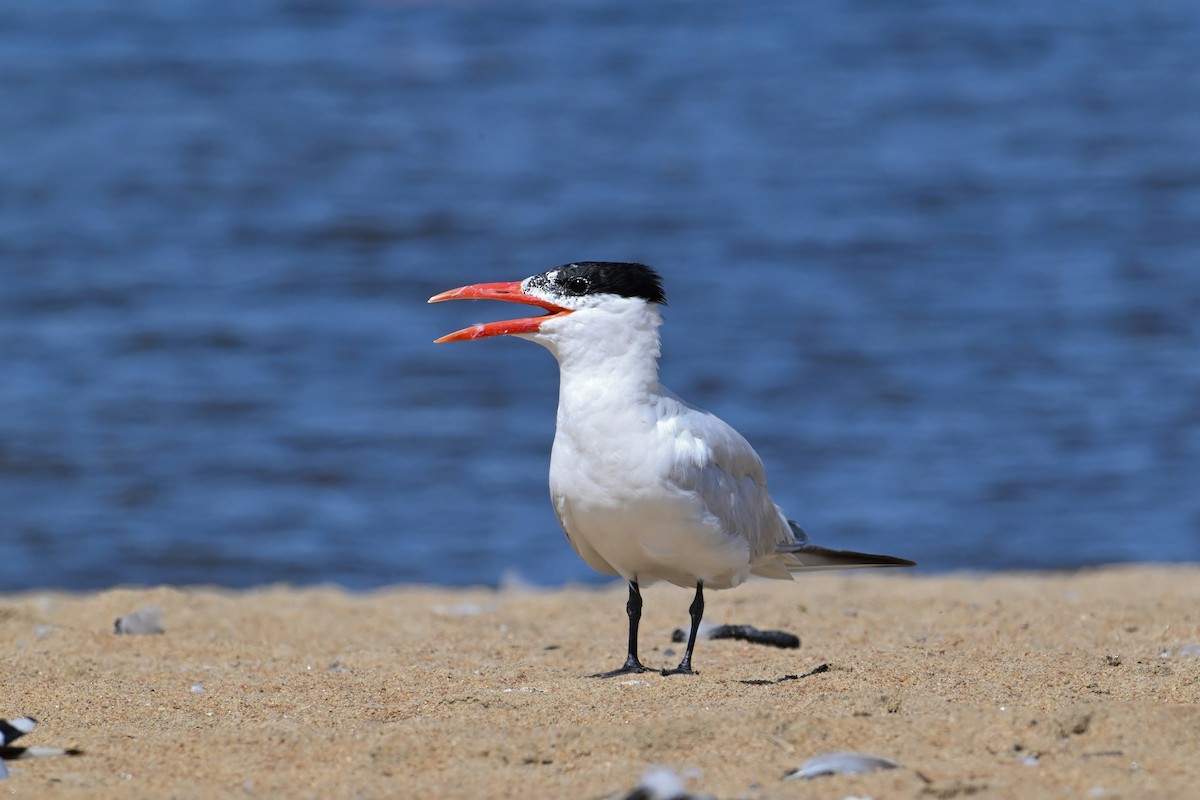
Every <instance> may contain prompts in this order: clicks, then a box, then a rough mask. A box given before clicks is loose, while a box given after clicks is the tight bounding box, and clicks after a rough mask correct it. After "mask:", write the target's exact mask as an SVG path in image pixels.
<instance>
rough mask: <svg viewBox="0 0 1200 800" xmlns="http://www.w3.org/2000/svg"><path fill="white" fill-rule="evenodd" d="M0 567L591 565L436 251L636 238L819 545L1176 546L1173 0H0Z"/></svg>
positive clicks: (1179, 121)
mask: <svg viewBox="0 0 1200 800" xmlns="http://www.w3.org/2000/svg"><path fill="white" fill-rule="evenodd" d="M0 99H2V100H3V102H0V143H2V147H0V209H2V213H0V590H5V591H11V590H18V589H24V588H29V587H67V588H71V589H87V588H94V587H104V586H110V585H113V584H118V583H139V584H158V583H172V584H180V583H183V584H192V583H212V584H222V585H227V586H234V587H241V586H249V585H255V584H261V583H267V582H274V581H289V582H296V583H311V582H326V581H332V582H337V583H340V584H343V585H346V586H349V587H354V588H366V587H374V586H379V585H384V584H391V583H401V582H431V583H439V584H468V583H485V584H495V583H497V582H500V581H503V580H505V579H506V577H508V576H516V577H518V578H520V579H523V580H526V581H531V582H534V583H539V584H557V583H563V582H573V581H596V580H603V579H602V578H600V577H599V576H596V575H594V574H593V573H591V572H590V570H589V569H588V568H587V567H586V566H585V565H584V564H583V563H582V562H580V561H579V560H578V559H577V558H576V557H575V555H574V554H573V553H572V552H571V550H570V548H569V546H568V545H567V543H566V541H565V540H564V538H563V537H562V534H561V533H560V532H559V530H558V527H557V524H556V522H555V519H554V516H553V514H552V512H551V509H550V505H549V502H548V497H547V489H546V471H547V466H548V459H549V449H550V442H551V439H552V437H553V429H554V408H555V403H556V391H557V370H556V366H555V364H554V362H553V359H552V358H551V357H550V356H549V355H548V354H547V353H546V352H545V351H543V350H542V349H541V348H539V347H536V346H534V345H530V344H528V343H525V342H520V341H515V340H491V341H487V342H478V343H472V344H462V345H446V346H435V345H434V344H432V340H433V339H434V338H435V337H436V336H439V335H441V334H443V333H447V332H449V331H451V330H454V329H455V328H458V327H461V326H462V325H464V324H467V323H471V322H476V321H481V320H491V319H500V318H503V317H504V316H505V315H507V314H509V312H510V311H511V309H509V308H506V307H504V306H502V305H496V304H450V305H445V306H434V307H430V306H427V305H425V299H426V298H427V297H429V296H430V295H432V294H433V293H435V292H437V291H441V290H443V289H447V288H450V287H453V286H457V285H461V284H463V283H469V282H477V281H492V280H511V279H517V278H521V277H524V276H526V275H529V274H532V273H535V272H541V271H543V270H544V269H547V268H549V267H551V266H553V265H556V264H560V263H563V262H567V261H571V260H581V259H593V260H639V261H644V262H647V263H650V264H652V265H654V266H656V267H657V268H658V269H659V270H660V271H661V272H662V273H663V275H664V276H665V280H666V287H667V296H668V300H669V301H670V306H669V308H668V309H667V325H666V327H665V329H664V349H665V356H664V362H663V377H664V382H665V383H667V385H669V386H670V387H671V388H673V389H674V390H675V391H677V392H679V393H680V394H682V395H683V396H684V397H687V398H688V399H690V400H691V401H693V402H695V403H697V404H699V405H701V406H704V407H706V408H709V409H710V410H713V411H715V412H717V413H718V414H720V415H721V416H723V417H724V418H726V419H727V420H728V421H729V422H731V423H732V424H733V425H734V426H735V427H738V428H739V429H740V430H741V431H742V432H743V433H744V434H745V435H746V436H747V437H748V438H749V439H750V441H751V442H752V443H753V444H754V445H755V446H756V447H757V449H758V451H759V453H760V454H761V455H762V457H763V459H764V461H765V462H766V463H767V466H768V475H769V477H770V480H771V484H772V488H773V491H774V493H775V495H776V499H777V500H778V501H779V502H780V503H781V504H782V505H784V506H785V508H787V509H788V510H789V512H790V513H791V514H792V515H793V516H795V517H796V518H797V519H799V520H800V521H801V522H802V524H803V525H804V526H805V527H806V528H807V529H808V530H809V532H810V533H811V534H812V535H813V537H814V539H817V540H818V541H821V542H822V543H825V544H830V545H833V546H839V547H849V548H854V549H861V550H875V551H881V552H886V553H893V554H897V555H904V556H909V557H912V558H915V559H917V560H919V561H920V562H921V563H922V565H923V567H925V568H928V569H932V570H947V569H979V570H991V569H1009V568H1071V567H1077V566H1080V565H1087V564H1096V563H1104V562H1118V561H1180V560H1193V561H1194V560H1200V322H1198V319H1200V247H1198V243H1200V5H1197V4H1195V3H1193V2H1188V1H1187V0H1178V1H1174V0H1161V1H1160V2H1147V3H1126V2H1094V3H1087V4H1059V3H1044V2H1040V0H1014V1H1013V2H1009V3H1004V4H994V3H984V2H962V1H961V0H945V2H907V3H891V2H881V1H879V0H872V1H867V0H861V1H856V0H817V1H816V2H806V3H791V2H774V3H770V2H766V3H730V2H724V1H723V0H722V1H719V2H718V1H715V0H689V1H688V2H656V3H643V2H639V1H638V0H573V1H572V2H560V1H558V0H555V1H550V0H547V1H546V2H465V1H463V2H452V3H435V2H388V1H387V0H376V1H375V2H370V1H366V0H358V1H355V0H279V1H278V2H266V1H264V2H250V3H247V2H242V1H241V0H152V1H150V0H147V1H145V2H133V1H132V0H130V2H122V3H110V2H104V1H102V0H59V1H57V2H54V3H9V4H5V5H4V6H3V7H0Z"/></svg>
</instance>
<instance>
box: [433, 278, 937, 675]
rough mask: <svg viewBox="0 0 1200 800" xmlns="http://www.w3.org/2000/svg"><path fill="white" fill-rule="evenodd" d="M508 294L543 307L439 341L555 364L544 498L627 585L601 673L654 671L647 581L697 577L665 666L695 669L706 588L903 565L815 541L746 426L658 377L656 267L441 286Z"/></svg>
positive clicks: (579, 543)
mask: <svg viewBox="0 0 1200 800" xmlns="http://www.w3.org/2000/svg"><path fill="white" fill-rule="evenodd" d="M468 299H469V300H507V301H509V302H514V303H524V304H526V305H531V306H537V307H539V308H543V309H545V310H546V311H547V312H548V313H547V314H545V315H539V316H534V317H529V318H524V319H513V320H506V321H503V322H492V323H488V324H477V325H472V326H471V327H469V328H464V329H463V330H460V331H457V332H455V333H451V334H449V335H448V336H443V337H442V338H440V339H438V340H437V341H438V342H458V341H467V340H472V339H484V338H487V337H490V336H500V335H508V336H518V337H520V338H522V339H527V340H529V341H532V342H537V343H538V344H540V345H542V346H543V347H545V348H546V349H548V350H549V351H550V352H551V353H553V354H554V357H555V358H556V359H557V360H558V365H559V373H560V389H559V395H558V425H557V430H556V431H555V435H554V447H553V450H552V452H551V456H550V498H551V500H552V502H553V504H554V511H555V513H556V514H557V515H558V521H559V522H560V523H561V524H562V528H563V531H564V532H565V533H566V535H567V539H568V540H569V541H570V543H571V546H572V547H573V548H574V549H575V552H576V553H578V554H579V556H580V558H582V559H583V560H584V561H585V562H587V564H588V565H589V566H590V567H592V568H593V569H595V570H597V571H598V572H602V573H605V574H609V575H620V576H621V577H622V578H624V579H625V581H626V582H628V584H629V601H628V603H627V605H626V612H627V613H628V616H629V650H628V654H627V657H626V660H625V664H624V665H623V666H621V667H619V668H618V669H615V670H612V671H611V672H605V673H601V674H599V675H597V676H595V677H611V676H614V675H625V674H629V673H639V672H645V671H647V668H646V667H645V666H643V665H642V663H641V661H639V660H638V655H637V631H638V622H639V620H640V619H641V613H642V596H641V592H640V587H641V586H644V585H647V584H650V583H653V582H655V581H667V582H669V583H673V584H675V585H677V586H683V587H685V588H691V587H693V586H694V587H695V589H696V594H695V599H694V600H693V602H692V605H691V608H690V613H691V623H692V625H691V632H690V635H689V637H688V643H687V652H686V653H685V654H684V657H683V660H682V661H681V662H680V664H679V666H678V667H677V668H675V669H673V670H665V669H664V670H663V671H662V673H663V674H664V675H667V674H692V672H693V670H692V650H693V648H694V647H695V645H696V631H697V629H698V628H699V626H700V619H701V617H702V616H703V614H704V588H705V587H708V588H710V589H727V588H730V587H732V586H737V585H738V584H740V583H742V582H743V581H744V580H746V578H748V577H749V576H750V575H760V576H765V577H768V578H781V579H784V580H791V579H792V574H793V573H795V572H803V571H808V570H822V569H844V568H852V567H908V566H914V563H913V562H912V561H908V560H905V559H901V558H893V557H891V556H877V555H868V554H864V553H854V552H849V551H840V550H828V549H826V548H823V547H818V546H816V545H812V544H809V542H808V537H807V536H806V535H805V534H804V531H802V530H801V529H800V527H799V526H798V525H796V523H794V522H792V521H790V520H789V519H788V518H787V516H786V515H785V514H784V513H783V511H781V510H780V508H779V507H778V506H777V505H775V503H774V502H773V501H772V500H771V496H770V493H769V492H768V490H767V479H766V476H765V474H764V470H763V464H762V461H761V460H760V459H759V457H758V454H757V453H755V452H754V449H753V448H752V447H751V446H750V444H749V443H748V442H747V441H746V440H745V439H744V438H742V436H741V434H739V433H738V432H737V431H735V430H734V429H733V428H731V427H730V426H729V425H727V424H726V423H725V422H723V421H721V420H720V419H718V418H717V417H716V416H714V415H713V414H710V413H709V412H707V411H703V410H701V409H699V408H696V407H695V406H691V405H688V404H687V403H686V402H684V401H683V400H681V399H680V398H679V397H677V396H676V395H675V394H674V393H672V392H671V391H670V390H668V389H667V388H666V387H664V386H663V385H662V384H661V383H659V381H658V357H659V352H660V347H659V334H658V329H659V326H660V325H661V324H662V314H661V313H660V311H659V306H660V305H662V304H665V302H666V299H665V297H664V295H663V291H662V282H661V279H660V278H659V276H658V274H657V273H656V272H655V271H654V270H652V269H651V268H649V267H647V266H645V265H643V264H629V263H617V262H594V261H589V262H578V263H573V264H564V265H562V266H559V267H555V268H554V269H551V270H548V271H546V272H543V273H542V274H540V275H534V276H532V277H529V278H526V279H525V280H522V281H514V282H511V283H481V284H475V285H472V286H463V287H461V288H458V289H452V290H450V291H447V292H442V293H441V294H438V295H435V296H434V297H431V298H430V299H429V302H431V303H438V302H442V301H445V300H468Z"/></svg>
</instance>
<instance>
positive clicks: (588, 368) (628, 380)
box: [542, 306, 662, 400]
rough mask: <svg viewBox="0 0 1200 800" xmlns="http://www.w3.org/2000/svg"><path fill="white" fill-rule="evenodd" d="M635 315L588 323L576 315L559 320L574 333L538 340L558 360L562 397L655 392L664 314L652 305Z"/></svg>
mask: <svg viewBox="0 0 1200 800" xmlns="http://www.w3.org/2000/svg"><path fill="white" fill-rule="evenodd" d="M636 312H637V313H630V314H628V315H623V318H618V319H609V318H599V317H598V315H597V318H593V319H590V320H587V319H583V316H584V315H583V312H578V313H577V314H572V315H570V316H568V317H566V318H565V319H564V320H563V323H564V328H565V327H567V326H570V325H572V324H578V326H579V327H578V328H577V329H576V330H575V331H565V332H564V333H566V334H567V335H561V336H556V337H554V340H553V341H543V342H542V344H544V345H545V346H546V347H547V348H548V349H549V350H550V352H551V353H553V354H554V357H555V358H556V359H557V360H558V366H559V373H560V375H561V397H562V399H564V400H565V399H566V398H568V397H570V396H596V395H604V396H607V397H611V398H613V399H614V400H615V399H617V398H630V397H637V396H644V395H645V394H646V393H651V394H656V393H658V391H659V390H660V387H659V383H658V356H659V352H660V351H661V347H660V343H659V335H658V329H659V326H660V325H661V324H662V315H661V314H660V313H659V311H658V309H657V308H655V307H653V306H642V307H641V308H640V309H636ZM573 317H575V318H576V319H572V318H573Z"/></svg>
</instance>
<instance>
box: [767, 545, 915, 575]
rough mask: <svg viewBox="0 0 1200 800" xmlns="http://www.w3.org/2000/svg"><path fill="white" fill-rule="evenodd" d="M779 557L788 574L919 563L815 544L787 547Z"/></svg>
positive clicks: (904, 565) (905, 565) (910, 565)
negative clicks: (832, 548) (831, 548)
mask: <svg viewBox="0 0 1200 800" xmlns="http://www.w3.org/2000/svg"><path fill="white" fill-rule="evenodd" d="M779 555H780V556H781V558H780V559H779V560H780V561H782V562H783V566H784V567H785V568H786V569H787V571H788V572H815V571H817V570H824V569H860V568H862V567H915V566H916V565H917V562H915V561H909V560H908V559H907V558H896V557H895V556H879V555H874V554H872V553H856V552H854V551H853V550H830V549H829V548H828V547H821V546H820V545H815V544H808V543H804V544H800V543H796V544H794V545H789V546H786V549H783V550H782V551H781V552H780V553H779Z"/></svg>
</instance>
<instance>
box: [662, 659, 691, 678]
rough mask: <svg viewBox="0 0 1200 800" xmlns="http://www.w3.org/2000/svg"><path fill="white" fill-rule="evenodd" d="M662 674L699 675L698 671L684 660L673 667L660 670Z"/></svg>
mask: <svg viewBox="0 0 1200 800" xmlns="http://www.w3.org/2000/svg"><path fill="white" fill-rule="evenodd" d="M662 674H663V675H699V674H700V673H699V672H696V670H694V669H692V665H691V664H688V663H686V662H684V663H683V664H680V665H679V666H678V667H676V668H675V669H664V670H662Z"/></svg>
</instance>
